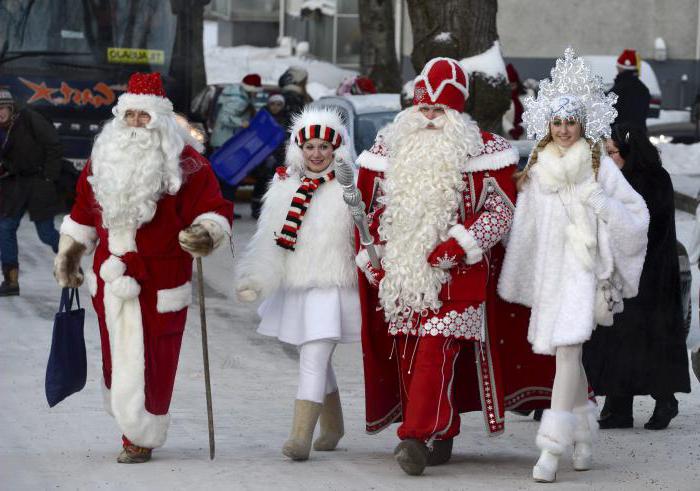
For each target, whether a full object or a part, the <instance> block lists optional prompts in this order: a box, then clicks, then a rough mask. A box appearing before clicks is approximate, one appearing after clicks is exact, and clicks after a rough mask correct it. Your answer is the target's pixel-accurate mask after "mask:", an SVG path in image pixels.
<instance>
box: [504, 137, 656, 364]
mask: <svg viewBox="0 0 700 491" xmlns="http://www.w3.org/2000/svg"><path fill="white" fill-rule="evenodd" d="M576 160H578V162H576ZM577 164H580V165H577ZM592 180H593V175H592V172H590V149H589V148H588V145H587V143H586V142H585V140H580V144H576V145H575V146H574V147H572V148H570V149H569V151H568V152H567V153H566V155H565V156H564V157H560V156H558V154H557V149H556V147H553V146H552V147H551V148H550V147H549V146H548V147H547V148H545V149H544V150H543V151H542V152H541V153H540V155H539V159H538V162H537V163H536V164H535V165H534V166H533V167H532V169H531V170H530V178H529V179H528V181H527V182H526V183H525V186H524V187H523V190H522V191H521V192H520V194H519V195H518V200H517V205H516V209H515V217H514V219H513V227H512V229H511V232H510V238H509V241H508V245H507V249H506V257H505V260H504V263H503V269H502V271H501V276H500V279H499V284H498V292H499V294H500V295H501V296H502V297H503V298H504V299H505V300H508V301H510V302H516V303H520V304H523V305H526V306H528V307H532V313H531V316H530V328H529V331H528V340H529V341H530V343H532V346H533V351H534V352H535V353H539V354H554V352H555V350H556V347H557V346H566V345H574V344H580V343H583V342H584V341H586V340H587V339H588V338H589V337H590V335H591V333H592V331H593V329H594V328H595V321H594V310H595V308H594V302H595V293H596V286H597V282H598V280H599V279H610V278H611V277H612V275H614V277H615V280H616V282H618V283H621V286H622V296H623V297H624V298H629V297H633V296H636V295H637V288H638V285H639V278H640V276H641V272H642V266H643V264H644V256H645V254H646V244H647V228H648V225H649V212H648V211H647V208H646V205H645V203H644V200H643V199H642V197H641V196H639V195H638V194H637V193H636V192H635V191H634V190H633V189H632V187H631V186H630V185H629V184H628V183H627V181H626V180H625V178H624V177H623V176H622V173H621V172H620V171H619V169H618V168H617V167H616V166H615V164H614V163H613V162H612V160H611V159H610V158H608V157H603V158H602V159H601V165H600V170H599V173H598V183H599V184H600V185H601V187H602V188H603V191H604V192H605V194H606V196H607V206H608V213H607V221H603V220H602V219H599V218H598V219H596V217H595V215H594V214H593V212H592V210H591V209H590V208H589V207H588V206H586V205H585V204H584V203H583V202H582V200H583V198H582V196H581V188H582V186H585V185H586V184H587V183H590V182H591V181H592ZM567 201H568V203H567ZM567 208H568V210H567ZM588 261H590V264H587V262H588Z"/></svg>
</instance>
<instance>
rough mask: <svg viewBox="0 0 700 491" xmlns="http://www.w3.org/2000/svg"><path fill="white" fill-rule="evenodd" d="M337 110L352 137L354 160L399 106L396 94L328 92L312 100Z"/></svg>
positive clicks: (392, 118) (390, 120) (389, 120)
mask: <svg viewBox="0 0 700 491" xmlns="http://www.w3.org/2000/svg"><path fill="white" fill-rule="evenodd" d="M311 105H312V106H316V107H333V108H336V109H337V110H338V111H340V114H341V115H342V116H343V121H344V123H345V125H346V128H347V130H348V134H349V135H350V139H351V140H352V141H353V143H354V144H353V145H352V151H353V155H352V158H353V161H355V160H357V156H358V155H360V154H361V153H362V152H363V151H364V150H367V149H369V148H370V147H371V146H372V144H373V143H374V138H375V137H376V136H377V132H378V131H379V130H380V129H382V128H383V127H384V126H386V125H387V124H389V123H391V122H392V121H393V120H394V117H395V116H396V115H397V114H398V113H399V111H400V110H401V103H400V101H399V94H368V95H348V96H328V97H321V98H320V99H318V100H316V101H314V102H312V103H311Z"/></svg>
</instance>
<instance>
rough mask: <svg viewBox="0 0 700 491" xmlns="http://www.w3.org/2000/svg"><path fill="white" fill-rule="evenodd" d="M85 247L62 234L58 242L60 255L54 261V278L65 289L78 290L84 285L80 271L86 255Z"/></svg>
mask: <svg viewBox="0 0 700 491" xmlns="http://www.w3.org/2000/svg"><path fill="white" fill-rule="evenodd" d="M85 250H86V248H85V246H84V245H83V244H81V243H80V242H77V241H76V240H74V239H73V238H72V237H71V236H70V235H66V234H61V237H60V239H59V240H58V253H57V254H56V257H55V258H54V261H53V276H54V278H56V281H57V282H58V284H59V285H60V286H61V287H63V288H78V287H79V286H80V285H82V284H83V273H82V272H81V271H80V258H81V257H83V254H84V253H85Z"/></svg>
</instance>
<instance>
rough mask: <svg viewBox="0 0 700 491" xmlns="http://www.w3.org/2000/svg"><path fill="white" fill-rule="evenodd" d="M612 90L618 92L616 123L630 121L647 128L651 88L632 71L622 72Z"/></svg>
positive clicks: (629, 122) (639, 126)
mask: <svg viewBox="0 0 700 491" xmlns="http://www.w3.org/2000/svg"><path fill="white" fill-rule="evenodd" d="M610 92H614V93H615V94H617V104H615V109H617V118H616V119H615V123H614V124H619V123H628V124H631V125H634V126H636V127H638V128H643V129H644V130H646V128H647V117H648V116H649V101H650V100H651V95H649V89H647V86H646V85H644V83H643V82H642V81H641V80H639V77H638V76H637V75H635V74H634V73H633V72H631V71H623V72H620V73H619V74H618V75H617V77H615V85H613V88H612V89H610Z"/></svg>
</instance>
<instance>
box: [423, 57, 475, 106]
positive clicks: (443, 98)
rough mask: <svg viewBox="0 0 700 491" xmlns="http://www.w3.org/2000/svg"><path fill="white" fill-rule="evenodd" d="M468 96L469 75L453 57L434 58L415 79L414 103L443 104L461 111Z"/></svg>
mask: <svg viewBox="0 0 700 491" xmlns="http://www.w3.org/2000/svg"><path fill="white" fill-rule="evenodd" d="M468 96H469V89H468V79H467V75H466V73H464V70H463V69H462V67H461V66H460V65H459V62H458V61H457V60H453V59H452V58H433V59H432V60H430V61H429V62H428V63H426V64H425V67H423V71H422V72H421V73H420V75H418V76H417V77H416V79H415V87H414V90H413V104H414V105H419V104H429V105H441V106H446V107H449V108H452V109H454V110H455V111H459V112H460V113H461V112H464V103H465V102H466V101H467V97H468Z"/></svg>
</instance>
